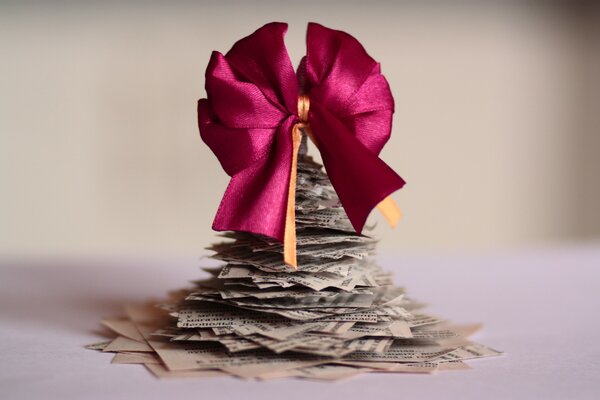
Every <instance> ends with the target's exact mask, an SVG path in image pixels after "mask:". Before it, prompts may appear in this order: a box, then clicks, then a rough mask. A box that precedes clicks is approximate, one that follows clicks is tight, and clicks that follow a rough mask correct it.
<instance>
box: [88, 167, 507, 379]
mask: <svg viewBox="0 0 600 400" xmlns="http://www.w3.org/2000/svg"><path fill="white" fill-rule="evenodd" d="M296 228H297V253H298V270H297V271H295V270H293V269H291V268H290V267H289V266H287V265H285V264H284V263H283V257H282V252H283V247H282V245H281V243H278V242H276V241H273V240H271V239H268V238H264V237H259V236H256V235H251V234H244V233H238V232H228V233H225V234H224V235H223V236H224V238H225V239H224V241H223V242H222V243H218V244H215V245H213V246H211V247H210V250H212V251H213V252H214V254H213V255H212V258H214V259H216V260H220V261H222V262H223V264H222V266H220V267H218V268H207V269H206V272H208V274H209V276H210V277H209V278H208V279H204V280H200V281H197V282H194V286H193V287H192V288H188V289H183V290H179V291H177V292H174V293H172V294H171V299H170V301H167V302H164V303H161V304H158V305H152V306H128V307H127V308H126V313H127V318H125V319H113V320H105V321H103V323H104V325H105V326H106V327H108V328H109V329H110V330H111V331H113V332H114V333H116V334H117V335H118V336H117V337H116V338H114V339H113V340H112V341H110V342H108V343H100V344H97V345H93V346H91V347H92V348H94V349H98V350H102V351H104V352H115V353H117V354H116V355H115V357H114V359H113V362H114V363H131V364H144V365H145V366H146V367H147V368H148V369H149V370H150V371H152V372H153V373H154V374H155V375H156V376H158V377H161V378H163V377H214V376H222V375H233V376H237V377H241V378H256V379H272V378H283V377H298V378H307V379H323V380H336V379H342V378H346V377H350V376H354V375H357V374H360V373H364V372H388V373H390V372H399V373H407V372H412V373H432V372H436V371H442V370H457V369H468V368H469V367H468V365H467V364H466V363H464V361H465V360H468V359H473V358H481V357H488V356H494V355H499V354H501V352H499V351H497V350H493V349H491V348H488V347H486V346H483V345H480V344H477V343H474V342H472V341H470V340H469V339H468V337H469V336H470V335H471V334H472V333H474V332H475V331H476V330H477V329H478V326H457V325H453V324H451V323H449V322H447V321H444V320H442V319H440V318H438V317H435V316H432V315H428V314H426V313H425V312H423V311H422V308H423V304H421V303H418V302H416V301H414V300H412V299H411V298H410V297H408V296H407V295H406V293H405V292H404V289H402V288H400V287H396V286H394V284H393V279H392V275H391V274H390V273H389V272H385V271H383V270H382V269H381V268H380V267H378V266H377V265H376V264H375V263H374V261H373V257H372V256H373V255H374V254H375V245H376V240H374V239H373V238H371V237H370V236H368V235H357V234H356V233H354V230H353V228H352V226H351V224H350V221H349V220H348V218H347V217H346V214H345V213H344V210H343V208H342V206H341V204H340V203H339V200H338V198H337V196H336V194H335V191H334V190H333V188H332V186H331V184H330V182H329V180H328V178H327V175H326V174H325V173H324V171H323V170H322V167H321V166H320V165H319V164H317V163H315V162H314V161H312V160H311V159H310V158H309V157H307V156H305V155H303V156H302V157H301V159H300V162H299V163H298V175H297V191H296Z"/></svg>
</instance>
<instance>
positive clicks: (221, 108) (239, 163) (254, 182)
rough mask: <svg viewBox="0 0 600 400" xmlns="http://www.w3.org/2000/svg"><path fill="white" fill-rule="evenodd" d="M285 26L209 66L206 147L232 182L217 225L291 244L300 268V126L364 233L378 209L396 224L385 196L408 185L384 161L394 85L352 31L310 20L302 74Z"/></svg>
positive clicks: (203, 125) (264, 31)
mask: <svg viewBox="0 0 600 400" xmlns="http://www.w3.org/2000/svg"><path fill="white" fill-rule="evenodd" d="M286 31H287V24H284V23H278V22H273V23H269V24H267V25H265V26H263V27H262V28H259V29H258V30H257V31H255V32H254V33H252V34H251V35H249V36H247V37H245V38H243V39H241V40H239V41H238V42H236V43H235V44H234V46H233V47H232V48H231V50H229V52H227V54H225V55H223V54H221V53H219V52H216V51H215V52H213V54H212V56H211V59H210V62H209V64H208V67H207V70H206V82H205V87H206V92H207V98H206V99H201V100H200V101H199V102H198V123H199V127H200V134H201V136H202V139H203V140H204V142H205V143H206V144H207V145H208V146H209V147H210V148H211V150H212V151H213V152H214V153H215V155H216V156H217V158H218V159H219V162H220V163H221V166H222V167H223V169H224V170H225V172H227V174H228V175H230V176H231V181H230V183H229V185H228V187H227V190H226V191H225V194H224V196H223V199H222V201H221V204H220V206H219V209H218V211H217V214H216V217H215V219H214V223H213V229H214V230H217V231H225V230H233V231H243V232H251V233H254V234H260V235H264V236H267V237H271V238H274V239H277V240H279V241H281V242H283V243H284V261H285V262H286V263H287V264H289V265H292V266H294V267H296V251H295V249H296V248H295V246H296V245H295V242H296V240H295V239H296V238H295V217H294V198H295V184H296V162H297V153H298V147H299V143H300V138H301V132H300V131H301V130H304V131H306V130H307V129H309V130H310V132H308V133H309V136H310V138H311V139H312V140H313V142H314V143H315V145H316V147H317V148H318V150H319V152H320V153H321V158H322V160H323V164H324V166H325V170H326V171H327V175H328V176H329V179H330V181H331V184H332V186H333V187H334V189H335V191H336V193H337V195H338V197H339V199H340V202H341V204H342V206H343V207H344V210H345V212H346V215H347V216H348V219H349V220H350V222H351V223H352V226H353V227H354V229H355V231H356V232H357V233H359V234H360V233H361V231H362V229H363V227H364V225H365V222H366V219H367V217H368V215H369V213H370V212H371V210H372V209H373V208H374V207H376V206H378V205H379V208H380V209H383V210H386V212H384V215H385V216H386V218H387V219H388V221H390V222H391V223H392V225H394V224H395V222H394V221H395V220H397V218H399V211H397V209H395V208H394V207H395V205H394V203H393V202H392V201H391V198H390V197H388V196H389V195H390V194H391V193H392V192H394V191H396V190H397V189H399V188H401V187H402V186H403V185H404V180H403V179H402V178H401V177H400V176H398V174H396V173H395V172H394V171H393V170H392V169H391V168H390V167H389V166H388V165H387V164H385V163H384V162H383V161H382V160H381V159H380V158H379V156H378V155H379V153H380V151H381V149H382V148H383V146H384V145H385V143H386V142H387V140H388V139H389V137H390V133H391V125H392V114H393V112H394V99H393V97H392V94H391V92H390V88H389V85H388V83H387V81H386V80H385V78H384V77H383V75H381V72H380V66H379V63H377V62H376V61H375V60H373V59H372V58H371V57H370V56H369V55H368V54H367V52H366V51H365V49H364V48H363V47H362V45H361V44H360V43H359V42H358V40H356V39H355V38H354V37H352V36H351V35H349V34H347V33H345V32H342V31H336V30H332V29H329V28H326V27H324V26H321V25H319V24H316V23H309V24H308V31H307V36H306V41H307V51H306V56H305V57H304V58H303V60H302V62H301V64H300V67H299V68H298V72H297V73H296V71H295V70H294V67H293V66H292V62H291V60H290V58H289V55H288V53H287V50H286V47H285V44H284V36H285V33H286Z"/></svg>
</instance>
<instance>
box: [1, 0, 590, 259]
mask: <svg viewBox="0 0 600 400" xmlns="http://www.w3.org/2000/svg"><path fill="white" fill-rule="evenodd" d="M419 3H420V5H419ZM423 3H424V2H352V1H323V0H322V1H309V0H303V1H293V2H283V1H279V2H275V1H272V2H264V1H245V2H244V1H237V2H234V1H225V0H221V1H219V2H212V1H211V2H201V1H198V2H175V1H170V2H163V3H161V2H134V1H130V2H93V1H88V2H50V1H46V2H42V1H40V2H29V1H25V2H9V3H7V2H1V3H0V184H1V186H0V187H1V191H2V192H1V196H0V255H5V256H6V255H9V256H42V257H44V256H57V255H58V256H60V255H101V254H110V255H114V254H180V255H193V254H199V253H201V252H202V248H203V247H204V246H206V245H207V244H209V243H210V241H211V240H212V239H213V238H214V233H213V232H212V231H211V229H210V225H211V222H212V218H213V217H214V213H215V211H216V209H217V206H218V204H219V201H220V199H221V196H222V194H223V191H224V189H225V187H226V184H227V181H228V177H227V176H226V175H225V173H224V172H223V171H222V170H221V168H220V166H219V164H218V162H217V160H216V158H215V157H214V156H213V155H212V153H211V152H210V150H209V149H208V148H207V147H206V146H205V145H204V144H203V143H202V141H201V140H200V138H199V135H198V130H197V126H196V114H195V112H196V109H195V106H196V100H197V99H198V98H200V97H203V96H204V88H203V85H204V69H205V67H206V64H207V61H208V58H209V56H210V52H211V51H212V50H213V49H218V50H220V51H222V52H225V51H227V50H228V49H229V48H230V47H231V45H232V44H233V43H234V42H235V41H236V40H237V39H239V38H241V37H242V36H245V35H247V34H249V33H251V32H252V31H253V30H254V29H256V28H258V27H259V26H261V25H263V24H264V23H266V22H269V21H273V20H279V21H285V22H288V23H289V24H290V27H289V32H288V36H287V44H288V47H289V51H290V53H291V56H292V59H293V60H294V62H297V61H298V60H299V59H300V57H301V56H302V54H303V52H304V43H303V40H304V35H305V29H306V23H307V22H308V21H316V22H319V23H322V24H324V25H326V26H329V27H332V28H336V29H342V30H345V31H347V32H350V33H351V34H352V35H354V36H355V37H357V38H358V39H359V40H360V41H361V42H362V43H363V44H364V45H365V47H366V48H367V50H368V52H369V53H370V54H371V55H372V56H373V57H374V58H376V59H378V60H379V61H380V62H381V63H382V68H383V72H384V74H385V75H386V77H387V78H388V80H389V82H390V84H391V87H392V90H393V93H394V95H395V98H396V107H397V108H396V114H395V120H394V131H393V135H392V139H391V141H390V142H389V144H388V145H387V147H386V148H385V150H384V151H383V158H384V160H386V161H387V162H388V163H389V164H390V165H391V166H392V167H393V168H394V169H396V170H397V171H398V172H399V173H400V174H401V175H402V176H403V177H404V178H405V179H406V181H407V182H408V184H407V186H406V187H405V189H403V190H402V191H400V192H398V193H397V194H396V195H395V199H396V200H397V202H398V203H399V204H400V205H401V207H402V209H403V211H404V213H405V218H404V219H403V221H402V223H401V224H400V226H399V228H398V229H397V230H396V231H389V230H388V229H387V228H385V227H384V226H382V225H381V224H380V226H379V227H378V234H379V235H380V236H381V237H382V238H383V239H382V245H381V246H382V249H383V251H413V250H414V251H423V250H426V251H429V250H444V251H446V250H451V251H453V250H457V251H467V250H468V251H480V250H486V249H504V248H514V247H531V246H534V247H536V246H552V245H555V244H559V243H563V242H580V241H589V240H592V241H594V240H597V238H598V237H599V236H600V116H599V115H600V107H599V105H600V79H599V74H598V71H600V56H599V54H600V40H599V39H600V29H599V25H600V19H599V18H598V13H597V10H594V9H592V7H590V6H586V5H585V4H584V3H580V2H564V3H562V5H560V3H559V2H555V3H554V4H556V3H558V4H559V5H552V6H551V5H541V4H542V2H537V3H533V2H531V3H529V2H496V3H492V2H485V4H484V2H464V1H463V2H434V3H432V2H429V3H428V5H424V4H423ZM591 3H593V2H591ZM536 4H537V5H536ZM544 4H550V2H545V3H544ZM375 219H377V217H375Z"/></svg>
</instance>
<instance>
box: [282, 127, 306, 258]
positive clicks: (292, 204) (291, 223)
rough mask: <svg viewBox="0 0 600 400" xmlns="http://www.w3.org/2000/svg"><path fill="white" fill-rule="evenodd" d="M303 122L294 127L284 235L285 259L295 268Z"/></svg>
mask: <svg viewBox="0 0 600 400" xmlns="http://www.w3.org/2000/svg"><path fill="white" fill-rule="evenodd" d="M301 128H302V124H295V125H294V126H293V127H292V165H291V167H290V185H289V188H288V198H287V211H286V214H285V231H284V236H283V261H284V262H285V263H286V264H287V265H290V266H292V267H294V269H296V270H297V269H298V261H297V259H296V172H297V166H298V150H299V149H300V143H301V142H302V132H301V131H300V130H301Z"/></svg>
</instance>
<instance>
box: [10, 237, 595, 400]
mask: <svg viewBox="0 0 600 400" xmlns="http://www.w3.org/2000/svg"><path fill="white" fill-rule="evenodd" d="M380 263H381V265H382V266H383V267H384V268H386V269H388V270H392V271H394V272H395V274H396V282H397V283H398V284H400V285H402V286H404V287H406V288H407V290H408V293H409V294H410V295H412V297H415V298H417V299H419V300H422V301H426V302H428V303H429V304H431V306H430V308H429V311H431V312H432V313H435V314H437V315H441V316H444V317H448V318H449V319H452V320H454V321H456V322H463V323H469V322H482V323H483V324H484V329H483V331H482V332H481V333H479V334H478V335H477V337H476V340H478V341H480V342H482V343H484V344H487V345H489V346H491V347H493V348H497V349H501V350H504V351H506V353H507V355H505V356H503V357H496V358H490V359H483V360H474V361H471V362H470V365H471V366H472V367H473V368H474V369H473V370H471V371H456V372H446V373H439V374H435V375H408V374H404V375H402V374H370V375H363V376H359V377H355V378H352V379H349V380H345V381H340V382H336V383H321V382H312V381H298V380H275V381H268V382H252V381H242V380H238V379H234V378H218V379H214V378H213V379H203V380H189V379H188V380H157V379H155V378H154V377H153V376H152V375H151V374H150V373H149V372H148V371H146V370H145V369H144V368H143V367H142V366H138V365H110V364H109V363H110V359H111V355H110V354H100V353H96V352H93V351H89V350H86V349H84V348H83V346H84V345H86V344H89V343H92V342H94V341H98V340H101V339H102V338H101V337H100V336H99V335H98V333H97V330H98V327H99V326H98V321H99V319H100V318H101V317H103V316H111V315H114V314H116V313H118V312H119V310H120V307H121V305H122V304H125V303H128V302H136V301H143V300H147V299H149V298H160V297H161V296H162V295H163V294H164V293H165V292H166V291H167V290H169V289H173V288H178V287H182V286H185V285H186V283H187V281H189V280H191V279H194V278H197V277H199V275H200V274H199V272H198V269H197V266H198V265H199V262H198V261H197V260H196V259H185V258H181V259H162V260H159V259H153V260H144V259H131V258H129V259H116V258H112V259H110V258H107V259H103V260H98V259H96V260H78V261H77V260H69V261H58V260H55V261H40V260H37V261H35V260H17V261H15V260H7V259H3V260H0V359H1V363H0V397H1V398H3V399H34V398H46V399H55V398H56V399H71V398H73V399H160V398H169V399H192V398H203V399H236V398H238V399H248V398H256V399H263V400H269V399H278V400H279V399H282V398H283V399H285V400H293V399H303V400H315V399H321V398H323V399H324V398H329V399H334V398H335V399H367V398H368V399H371V400H376V399H401V398H402V399H419V400H422V399H430V398H432V399H433V398H445V399H496V398H498V399H500V398H502V399H507V398H510V399H566V398H569V399H598V398H600V246H592V245H588V246H571V247H560V248H551V249H537V250H530V251H525V250H523V251H513V252H507V253H496V254H479V255H468V256H466V255H460V254H455V255H445V256H441V255H436V256H433V255H426V256H424V255H415V254H412V255H396V256H392V255H382V256H380Z"/></svg>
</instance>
